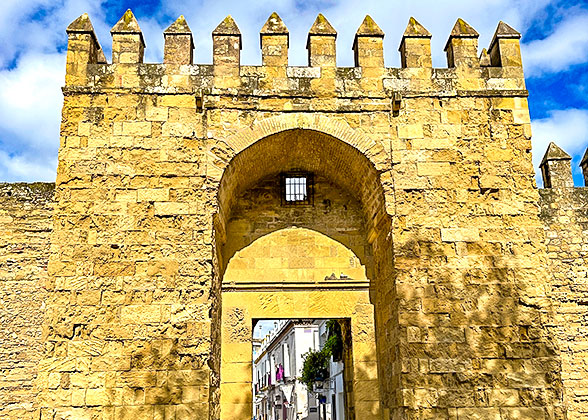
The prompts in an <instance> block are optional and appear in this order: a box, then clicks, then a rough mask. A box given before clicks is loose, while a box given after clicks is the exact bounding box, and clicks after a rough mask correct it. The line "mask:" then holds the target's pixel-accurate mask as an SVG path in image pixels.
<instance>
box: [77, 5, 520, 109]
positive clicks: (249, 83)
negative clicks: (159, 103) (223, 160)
mask: <svg viewBox="0 0 588 420" xmlns="http://www.w3.org/2000/svg"><path fill="white" fill-rule="evenodd" d="M70 27H71V28H72V29H71V31H70V32H71V33H70V32H68V33H70V41H71V42H70V44H71V45H70V47H69V49H70V51H71V53H70V59H69V60H70V61H69V62H70V64H68V68H67V80H68V82H67V86H68V87H73V86H76V89H79V88H83V87H88V88H99V89H131V90H140V91H152V92H153V93H159V92H164V91H168V92H197V93H199V94H201V95H202V96H205V95H206V94H207V92H217V93H220V92H222V91H225V92H228V91H227V89H229V90H231V89H238V90H239V92H240V94H256V95H257V94H261V95H281V96H293V95H294V96H297V95H296V93H300V92H305V94H306V95H308V96H313V97H325V98H327V97H333V96H338V95H343V96H349V95H351V96H368V97H378V96H382V95H385V96H390V97H393V96H394V95H398V94H400V95H407V94H408V95H410V94H411V92H428V93H429V94H431V95H435V94H437V95H439V94H441V95H445V94H447V93H449V94H450V95H451V94H454V93H455V94H459V95H461V94H462V93H460V92H463V94H465V93H466V92H471V93H470V94H472V95H477V94H484V93H483V91H498V90H499V91H516V90H520V91H521V92H520V94H521V95H526V92H523V91H524V89H525V84H524V77H523V74H522V71H521V66H520V65H518V64H517V63H520V48H519V46H518V42H519V38H518V37H520V35H518V32H516V31H514V29H512V28H510V27H509V26H508V25H506V24H505V23H503V22H501V23H500V24H499V26H498V29H497V31H496V34H495V36H494V39H493V41H492V43H491V46H490V47H491V48H490V49H489V50H488V51H489V52H488V53H486V52H485V50H483V51H482V53H481V55H480V56H478V55H477V37H478V34H477V32H476V31H475V30H474V29H473V28H472V27H471V26H469V25H468V24H467V23H466V22H464V21H463V20H461V19H460V20H458V21H457V23H456V25H455V26H454V28H453V30H452V33H451V35H450V38H449V41H448V43H447V46H446V51H447V54H448V65H449V68H447V69H442V68H432V61H431V47H430V38H431V34H430V33H429V32H428V31H427V30H426V29H425V28H424V27H423V26H422V25H421V24H420V23H419V22H418V21H416V20H415V19H414V18H410V20H409V22H408V25H407V28H406V30H405V32H404V34H403V38H402V40H401V43H400V48H399V51H400V56H401V63H402V68H401V69H394V68H386V67H385V66H384V58H383V57H384V54H383V42H382V41H383V37H384V33H383V32H382V30H381V29H380V28H379V27H378V25H377V24H376V23H375V22H374V21H373V19H372V18H371V17H370V16H366V17H365V19H364V21H363V22H362V24H361V25H360V27H359V29H358V31H357V33H356V36H355V39H354V43H353V50H354V56H355V69H356V70H355V71H352V72H350V71H347V70H345V69H344V68H341V69H339V68H337V67H336V38H337V33H336V31H335V29H334V28H333V27H332V25H331V24H330V23H329V22H328V20H327V19H326V18H325V17H324V16H323V15H320V14H319V16H318V17H317V19H316V20H315V22H314V24H313V25H312V27H311V29H310V30H309V34H308V39H307V48H308V49H309V67H307V68H306V69H307V70H302V69H304V67H289V66H288V45H289V33H288V29H287V27H286V25H285V24H284V22H283V21H282V20H281V19H280V17H279V16H278V15H277V14H276V13H273V14H272V15H271V16H270V17H269V18H268V20H267V21H266V23H265V24H264V26H263V27H262V29H261V31H260V46H261V50H262V65H261V66H250V65H247V66H245V65H242V64H241V62H240V50H241V33H240V31H239V28H238V26H237V24H236V23H235V21H234V20H233V19H232V18H231V17H230V16H228V17H227V18H226V19H225V20H223V22H221V23H220V24H219V25H218V27H217V28H216V29H215V30H214V31H213V35H212V36H213V65H212V66H209V65H201V64H193V37H192V33H191V31H190V28H189V27H188V25H187V23H186V21H185V19H184V18H183V17H180V18H178V20H176V22H174V23H172V24H171V25H170V27H168V28H167V29H166V30H165V31H164V37H165V46H164V60H163V61H164V63H163V64H143V63H142V60H143V58H142V57H143V50H144V42H143V36H142V34H141V30H140V27H139V24H138V22H137V21H136V19H135V17H134V16H133V14H132V12H131V11H130V10H129V11H127V12H126V13H125V15H124V16H123V17H122V18H121V20H120V21H119V22H118V23H117V24H116V25H115V27H114V28H113V30H112V31H111V32H112V33H113V54H114V55H113V64H106V63H105V60H104V58H103V57H102V56H103V53H102V50H101V48H100V46H99V44H97V42H95V41H96V38H95V35H94V33H93V30H91V23H90V22H89V18H87V15H86V16H82V17H80V18H79V19H78V20H76V21H75V22H74V23H72V25H70ZM75 28H77V29H75ZM84 31H85V32H84ZM84 36H86V37H87V38H86V41H83V40H82V41H80V42H81V44H80V42H78V41H77V40H76V37H84ZM501 48H502V50H501ZM74 50H75V51H83V54H82V52H79V53H74ZM500 51H502V53H500ZM474 53H475V54H474ZM80 54H82V55H83V57H82V55H80ZM492 54H494V58H492ZM501 54H502V55H501ZM517 54H518V55H517ZM502 56H504V59H502V58H500V57H502ZM496 57H498V58H500V60H498V59H497V58H496ZM121 59H122V61H121ZM489 61H490V62H489ZM210 69H212V72H213V74H214V75H215V76H214V77H212V78H211V77H210V74H209V70H210ZM303 72H306V73H305V74H312V75H313V77H311V78H309V77H298V75H301V74H302V73H303ZM358 72H359V73H358ZM356 74H360V76H356ZM349 76H351V78H349ZM314 78H317V79H318V80H314ZM391 79H398V80H391ZM448 83H450V84H451V86H452V87H448ZM489 94H490V95H492V94H493V93H489Z"/></svg>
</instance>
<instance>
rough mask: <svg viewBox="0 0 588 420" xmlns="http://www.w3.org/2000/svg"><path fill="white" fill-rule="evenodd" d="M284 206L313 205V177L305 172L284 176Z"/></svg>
mask: <svg viewBox="0 0 588 420" xmlns="http://www.w3.org/2000/svg"><path fill="white" fill-rule="evenodd" d="M281 181H282V204H285V205H304V204H312V176H311V174H308V173H305V172H289V173H285V174H282V179H281Z"/></svg>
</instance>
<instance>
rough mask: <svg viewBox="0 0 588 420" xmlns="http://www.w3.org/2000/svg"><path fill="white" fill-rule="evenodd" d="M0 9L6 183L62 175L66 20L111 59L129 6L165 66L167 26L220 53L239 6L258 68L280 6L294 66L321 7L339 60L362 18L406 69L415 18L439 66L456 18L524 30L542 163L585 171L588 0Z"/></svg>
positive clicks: (248, 57)
mask: <svg viewBox="0 0 588 420" xmlns="http://www.w3.org/2000/svg"><path fill="white" fill-rule="evenodd" d="M2 3H3V6H2V8H0V182H3V181H10V182H12V181H54V180H55V168H56V164H57V149H58V147H59V123H60V113H61V103H62V95H61V86H62V85H63V80H64V72H65V49H66V47H67V45H66V43H67V37H66V34H65V28H66V27H67V25H68V24H69V23H70V22H71V21H73V20H74V19H75V18H76V17H78V16H79V15H81V14H82V13H84V12H87V13H88V14H89V15H90V18H91V20H92V23H93V24H94V27H95V29H96V33H97V35H98V39H99V41H100V43H101V45H102V47H103V48H104V50H105V53H106V56H107V57H109V56H110V45H111V38H110V33H109V30H110V28H111V27H112V26H113V25H114V24H115V23H116V21H117V20H118V19H119V18H120V16H122V14H123V13H124V12H125V10H126V9H127V8H131V9H132V10H133V12H134V13H135V15H136V17H137V19H138V20H139V24H140V26H141V28H142V30H143V34H144V37H145V41H146V44H147V49H146V52H145V61H146V62H161V61H162V55H163V35H162V33H163V30H164V29H165V28H166V27H167V26H168V25H169V24H170V23H172V22H173V21H174V20H175V19H176V18H177V17H178V16H179V15H180V14H183V15H184V16H185V17H186V19H187V21H188V23H189V25H190V27H191V28H192V32H193V33H194V43H195V46H196V50H195V53H194V54H195V62H196V63H203V64H204V63H210V62H211V61H212V45H211V44H212V40H211V32H212V30H213V29H214V28H215V27H216V25H217V24H218V23H219V22H220V21H221V20H222V19H223V18H224V17H225V16H226V15H228V14H231V15H232V16H233V17H234V18H235V20H236V22H237V24H238V25H239V27H240V29H241V32H242V34H243V51H242V59H241V61H242V63H243V64H259V63H260V62H261V57H260V52H259V29H260V28H261V26H262V25H263V23H264V22H265V20H266V19H267V17H268V16H269V15H270V14H271V12H273V11H276V12H278V14H280V16H281V17H282V19H283V20H284V22H285V23H286V25H287V26H288V28H289V30H290V64H291V65H306V57H307V56H306V50H305V41H306V34H307V32H308V29H309V28H310V26H311V25H312V23H313V21H314V19H315V17H316V15H317V13H319V12H322V13H323V14H324V15H325V16H326V17H327V18H328V19H329V21H330V22H331V23H332V24H333V26H334V27H335V29H337V31H338V38H337V60H338V64H339V65H340V66H352V65H353V55H352V51H351V45H352V41H353V36H354V34H355V31H356V30H357V28H358V26H359V25H360V23H361V21H362V20H363V18H364V16H365V15H366V14H370V15H371V16H372V17H373V18H374V20H375V21H376V22H377V23H378V25H380V27H381V28H382V29H383V30H384V32H385V33H386V38H385V39H384V49H385V59H386V65H387V66H389V67H398V66H399V65H400V59H399V55H398V51H397V49H398V44H399V42H400V39H401V36H402V32H403V31H404V28H405V26H406V23H407V21H408V18H409V17H410V16H414V17H415V18H416V19H417V20H419V21H420V22H421V23H422V24H423V25H424V26H425V27H426V28H427V29H429V31H430V32H431V33H432V34H433V39H432V49H433V64H434V66H436V67H445V66H446V60H445V55H444V53H443V46H444V44H445V42H446V40H447V36H448V34H449V32H450V31H451V28H452V26H453V24H454V22H455V20H456V19H457V18H458V17H461V18H463V19H465V20H466V21H467V22H468V23H470V24H471V25H472V26H473V27H474V28H476V30H477V31H478V32H479V33H480V49H481V48H482V47H487V46H488V44H489V42H490V40H491V37H492V35H493V33H494V30H495V28H496V25H497V24H498V21H500V20H504V21H505V22H507V23H508V24H510V25H511V26H513V27H514V28H516V29H517V30H519V31H520V32H521V33H522V34H523V39H522V51H523V62H524V67H525V74H526V77H527V87H528V89H529V92H530V96H529V106H530V110H531V119H532V128H533V160H534V162H535V164H537V163H538V162H539V161H540V159H541V157H542V155H543V153H544V151H545V149H546V147H547V144H548V143H549V142H550V141H555V142H556V143H557V144H558V145H560V146H561V147H562V148H564V150H566V151H567V152H568V153H569V154H570V155H572V156H573V162H572V166H573V169H574V179H575V182H576V185H577V186H580V185H583V181H582V176H581V172H580V170H579V168H578V163H579V160H580V159H581V156H582V154H583V153H584V150H585V149H586V147H587V146H588V0H578V1H566V0H559V1H558V0H554V1H550V0H520V1H514V0H487V1H484V2H477V1H471V0H453V1H447V0H421V1H397V0H379V1H375V0H363V1H361V2H357V1H356V0H341V1H335V0H323V1H307V0H272V1H269V0H258V1H256V2H254V3H252V2H246V1H233V0H231V1H218V0H215V1H213V0H181V1H180V0H166V1H158V0H144V1H137V0H129V1H115V0H104V1H100V0H4V1H3V2H2Z"/></svg>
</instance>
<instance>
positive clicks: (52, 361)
mask: <svg viewBox="0 0 588 420" xmlns="http://www.w3.org/2000/svg"><path fill="white" fill-rule="evenodd" d="M133 19H134V18H132V19H131V18H130V16H127V20H128V22H126V21H125V22H126V23H125V22H123V23H124V25H127V26H124V25H123V26H124V28H122V29H125V28H126V29H128V32H117V33H114V34H113V61H114V64H104V63H102V62H101V61H100V60H101V59H98V55H99V54H98V51H99V48H98V47H97V45H96V43H94V40H93V39H92V37H91V35H90V34H88V33H72V34H70V41H69V42H70V44H69V46H68V67H67V78H66V87H65V88H64V96H65V97H64V107H63V123H62V126H61V148H60V154H59V167H58V174H57V182H56V187H55V203H54V204H49V199H46V200H45V199H44V200H37V199H32V198H27V196H26V195H25V196H23V198H22V199H20V198H18V199H16V198H14V197H12V198H10V197H8V198H7V196H4V195H0V197H4V198H1V200H2V201H1V203H2V204H0V226H3V229H4V231H5V232H7V235H3V236H2V238H3V239H4V238H5V237H7V238H11V239H10V241H12V242H10V243H15V244H28V245H27V247H29V246H30V244H34V246H33V247H32V248H31V249H30V250H28V248H27V252H26V253H25V254H21V253H19V252H17V251H18V249H17V248H14V247H12V248H11V246H12V245H10V244H8V245H7V247H6V248H5V251H6V259H5V261H6V262H5V263H2V264H6V266H7V267H8V268H7V269H6V270H4V271H2V275H3V276H4V277H5V278H6V279H10V281H11V282H13V283H14V287H15V289H14V290H17V291H18V290H20V289H19V287H23V288H27V291H26V293H24V292H23V293H11V292H12V290H11V289H7V290H10V293H6V300H7V301H9V302H11V301H13V302H15V304H14V305H15V306H14V307H15V308H20V307H22V305H23V304H21V303H19V302H20V301H19V299H20V298H21V297H22V296H28V297H26V299H25V301H26V302H27V304H26V305H28V306H27V310H26V311H23V316H24V315H26V318H27V319H28V320H30V322H29V323H28V324H27V327H26V328H31V329H30V330H27V329H26V328H24V329H22V330H19V331H17V329H18V328H16V327H14V325H16V324H11V322H16V321H13V319H12V317H11V316H6V317H5V318H3V321H2V322H3V325H8V328H7V329H6V330H7V331H14V332H15V334H16V335H17V336H16V338H15V337H14V336H12V335H11V336H10V337H7V338H6V342H7V343H10V344H8V348H15V349H16V350H15V352H14V354H26V352H28V351H29V350H25V349H24V345H23V344H22V343H27V344H28V343H31V346H29V347H30V348H37V349H38V348H39V347H35V345H36V346H40V344H39V343H41V342H42V345H43V349H44V354H43V356H42V357H39V355H38V350H36V351H37V353H35V352H32V353H29V354H26V356H24V359H26V360H24V359H23V360H21V359H18V357H15V358H14V360H15V362H14V363H15V364H14V365H10V366H12V367H14V366H19V369H20V368H21V367H22V369H23V370H22V371H21V372H23V375H22V376H18V375H20V374H19V373H18V372H19V371H18V370H15V371H10V372H9V373H8V375H9V377H10V375H16V376H18V378H16V377H15V376H12V378H13V379H10V380H9V381H12V380H14V382H15V383H18V385H17V386H15V387H14V389H18V390H24V389H26V392H24V393H20V391H18V392H12V393H10V394H8V393H6V395H3V398H6V400H5V401H6V404H5V407H6V408H2V410H4V412H6V413H7V414H6V415H5V417H6V418H9V419H16V418H23V417H24V418H27V416H30V414H28V413H33V414H34V416H35V417H34V418H41V419H46V418H47V419H49V418H50V419H54V420H59V419H94V418H96V419H100V418H103V419H105V418H108V419H110V420H112V419H115V420H119V419H126V418H175V419H194V418H198V419H200V418H202V419H205V418H210V419H219V418H223V419H229V418H230V419H245V418H250V417H251V416H250V415H251V412H250V409H251V395H250V394H249V393H248V392H249V391H247V393H244V390H245V389H248V390H250V387H249V381H250V379H249V377H248V376H247V375H245V374H244V372H249V373H248V375H250V370H248V369H247V368H244V367H243V365H244V364H245V365H246V364H247V363H248V362H246V358H247V357H249V358H250V357H251V343H250V339H251V328H252V322H253V320H254V319H261V318H276V317H277V318H280V317H308V318H313V317H315V318H325V317H341V318H346V319H351V320H352V322H351V324H350V325H351V331H350V334H351V335H352V336H353V354H352V357H353V358H354V364H353V371H351V369H350V372H348V374H349V375H351V376H352V378H353V380H354V381H356V383H357V384H356V388H355V390H354V391H353V392H352V393H350V395H349V404H352V407H351V412H355V413H357V415H356V418H382V419H386V420H389V419H399V418H406V419H425V418H442V419H455V418H458V419H461V418H472V419H475V418H479V419H488V418H497V419H501V420H505V419H511V418H512V419H515V418H534V419H536V418H546V419H548V418H549V419H551V418H563V417H564V416H565V415H566V413H567V415H568V418H577V419H579V418H582V416H585V415H586V411H587V408H586V403H585V402H584V395H585V394H584V393H583V392H584V391H583V390H584V389H585V379H584V377H585V372H584V369H585V366H584V347H585V339H584V337H583V331H584V330H585V329H586V328H585V318H586V310H585V306H586V305H584V300H585V298H586V297H585V296H584V290H583V286H582V284H583V283H582V282H583V280H582V279H583V278H584V277H585V272H586V263H585V260H584V259H585V255H586V252H587V248H586V246H585V245H584V239H583V236H585V231H586V230H587V229H588V227H585V226H584V221H585V220H584V216H585V214H584V213H585V207H586V203H585V197H584V195H585V194H584V192H583V189H574V188H572V187H571V186H569V185H567V184H564V185H560V186H559V187H553V186H552V188H546V189H545V190H542V191H541V199H540V197H539V194H538V192H537V189H536V187H535V181H534V173H533V167H532V163H531V154H530V149H531V143H530V135H531V134H530V133H531V131H530V120H529V113H528V104H527V99H526V96H527V91H526V90H525V84H524V76H523V73H522V68H521V64H520V48H519V46H518V42H519V41H518V38H516V37H514V36H512V37H502V38H499V39H498V42H496V43H495V44H494V45H493V46H492V48H491V49H490V50H489V52H488V55H489V56H490V63H488V62H487V60H486V62H485V63H484V64H483V65H482V66H481V65H480V62H481V60H480V58H479V56H478V52H477V33H475V31H473V30H472V29H471V28H470V27H468V26H467V25H466V24H464V23H460V22H458V25H457V28H456V32H455V34H452V36H451V39H450V43H449V44H448V45H449V48H448V60H449V61H448V63H449V68H444V69H443V68H435V69H433V68H432V66H431V64H430V55H431V54H430V40H429V37H428V36H425V35H426V30H425V31H423V29H422V28H419V27H418V25H416V23H412V28H413V29H411V33H413V32H418V34H421V35H423V36H406V37H404V38H403V44H402V45H401V54H402V57H403V61H402V62H403V66H402V68H400V69H397V68H385V67H384V63H383V50H382V43H381V41H382V37H381V35H380V34H379V33H373V31H371V32H370V31H367V32H366V33H365V36H360V37H358V42H357V43H356V45H355V46H354V48H355V50H356V54H357V64H358V65H357V66H356V67H355V68H337V67H336V60H335V56H336V53H335V49H336V48H335V47H336V45H335V37H336V32H335V31H334V29H333V28H332V27H331V26H330V24H328V22H326V19H324V18H320V16H319V18H317V22H316V25H313V29H312V30H311V31H310V32H311V33H310V34H309V43H308V48H309V59H310V64H311V67H298V68H294V67H288V66H287V36H286V35H285V34H283V33H282V34H280V33H267V34H264V35H263V36H262V51H263V52H262V56H263V57H264V58H263V60H264V65H262V66H244V65H241V63H240V53H239V51H240V42H241V35H240V33H239V31H238V28H237V27H236V24H235V23H234V21H233V20H232V19H229V18H227V19H226V20H225V21H224V22H223V23H221V25H219V27H218V28H217V29H216V30H215V32H214V33H213V50H214V51H213V65H197V64H191V62H187V61H189V58H190V56H189V55H188V53H189V51H188V49H189V48H190V47H191V43H190V42H187V41H188V40H189V39H191V35H189V34H179V35H178V34H175V35H174V34H172V33H168V34H167V36H171V37H177V36H185V37H186V38H182V39H180V38H177V41H181V42H177V43H175V44H174V48H171V49H170V50H169V51H170V54H168V57H170V60H168V62H166V63H165V64H143V63H142V62H141V61H142V56H143V49H142V48H143V45H142V36H141V35H140V32H137V28H138V24H137V25H135V23H134V22H133ZM415 22H416V21H415ZM368 23H369V22H368ZM276 24H278V22H277V21H276ZM121 25H122V24H121ZM410 25H411V22H409V26H410ZM278 26H280V25H278ZM315 26H316V27H315ZM368 26H369V25H368ZM122 29H121V31H122ZM126 29H125V30H126ZM372 29H373V28H372ZM504 30H505V29H504V28H503V29H501V31H503V32H504ZM129 31H130V32H129ZM364 32H365V31H364ZM368 32H369V33H368ZM376 32H377V31H376ZM114 35H116V36H114ZM266 41H267V42H266ZM171 45H172V44H170V46H171ZM102 61H104V60H102ZM290 172H291V173H299V172H302V173H306V174H309V175H312V177H311V178H312V194H313V200H311V201H309V202H308V203H304V204H303V205H300V206H290V205H287V204H285V203H284V202H283V200H284V197H283V190H282V188H283V186H282V184H281V179H282V177H281V175H282V174H284V173H290ZM551 173H552V174H555V173H556V172H554V171H552V172H551ZM558 173H559V172H558ZM566 176H567V175H566ZM552 179H553V178H552ZM556 179H557V180H560V179H562V178H561V177H556ZM9 190H10V188H9ZM2 191H4V190H2ZM32 196H36V195H35V194H33V195H32ZM32 196H31V197H32ZM35 200H37V201H35ZM539 205H541V207H539ZM51 207H54V209H53V210H51ZM6 209H8V210H6ZM22 209H26V210H27V211H28V209H30V213H29V214H28V216H29V217H32V219H29V218H28V217H24V216H23V210H22ZM539 209H541V215H539ZM51 211H52V216H53V223H54V228H53V230H52V232H51V233H50V234H51V238H50V242H48V241H49V239H48V235H49V230H48V229H49V228H47V226H48V223H49V214H50V213H51ZM15 215H17V216H18V217H19V218H20V219H19V220H20V222H19V223H20V224H19V223H17V224H16V225H15V224H14V223H13V222H14V220H16V219H14V217H15ZM36 215H38V219H37V218H36ZM37 224H39V225H42V226H43V229H46V228H47V230H42V231H39V232H37V231H36V230H35V226H37ZM31 226H32V228H31ZM23 232H24V233H23ZM301 244H302V245H301ZM18 246H20V245H18ZM49 247H50V249H49ZM29 251H30V253H29ZM47 256H49V260H48V263H47V271H46V272H45V271H44V270H43V268H39V265H40V266H41V267H43V266H44V261H46V258H47ZM21 258H24V260H21ZM12 261H17V262H18V261H22V263H20V262H19V263H18V264H20V266H19V267H20V268H18V269H16V268H13V265H12V264H13V262H12ZM334 271H339V272H334ZM39 281H42V282H43V285H44V287H45V289H41V288H40V287H37V286H36V285H37V284H38V282H39ZM33 284H34V285H35V286H34V287H35V288H36V289H35V291H34V292H33V288H34V287H33V286H32V285H33ZM29 285H31V286H30V288H29ZM25 286H26V287H25ZM44 290H46V292H45V291H44ZM37 293H38V294H37ZM43 293H46V296H43ZM39 296H43V297H39ZM41 299H44V300H45V307H44V316H45V320H44V328H45V329H44V335H43V337H42V339H40V338H39V334H38V325H39V321H38V319H39V315H38V313H37V312H36V309H34V308H36V306H35V304H36V303H37V302H39V301H40V300H41ZM28 302H32V303H31V304H30V305H29V304H28ZM31 308H33V309H34V310H33V309H31ZM29 310H30V312H28V311H29ZM19 322H20V321H19ZM23 324H24V322H23ZM18 325H20V324H18ZM19 328H20V327H19ZM19 334H23V335H24V336H26V338H23V339H22V340H21V338H19V337H21V336H19ZM15 343H16V344H15ZM374 343H376V344H377V346H375V345H374ZM12 346H14V347H12ZM561 349H563V351H562V350H561ZM19 352H20V353H19ZM6 360H8V361H11V360H12V358H7V359H6ZM38 360H39V361H38ZM249 360H250V359H249ZM31 361H32V362H31ZM37 361H38V362H37ZM231 364H232V365H233V366H231ZM36 372H37V373H36ZM233 372H234V373H235V376H231V375H233ZM35 375H37V378H36V384H37V386H38V389H39V395H38V398H37V399H36V400H34V402H33V397H34V395H35V392H34V391H31V392H29V391H28V390H29V389H31V390H32V385H30V384H31V383H32V380H33V378H34V377H35ZM376 381H377V382H378V386H376V385H375V383H376ZM361 384H363V385H361ZM10 386H12V385H10ZM564 392H565V396H566V399H565V400H564V398H563V393H564ZM567 402H569V403H568V405H566V403H567ZM21 408H22V410H21ZM19 410H21V411H19ZM4 412H3V413H2V415H4ZM12 413H16V414H14V415H13V414H12ZM360 415H361V416H363V417H360Z"/></svg>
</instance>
